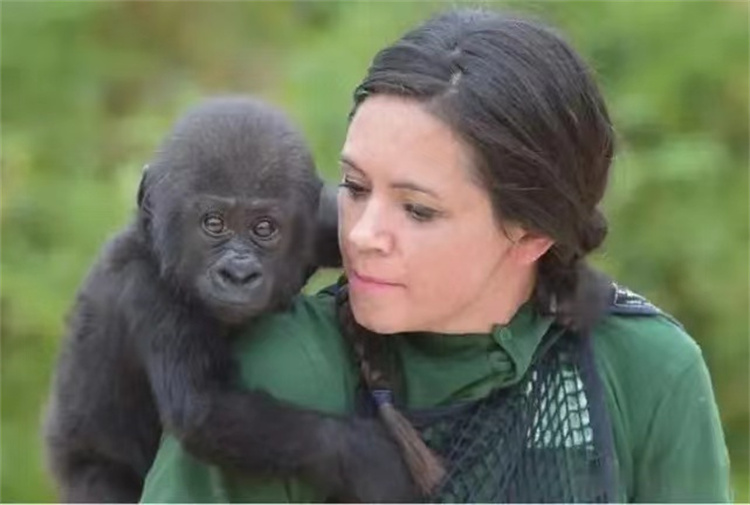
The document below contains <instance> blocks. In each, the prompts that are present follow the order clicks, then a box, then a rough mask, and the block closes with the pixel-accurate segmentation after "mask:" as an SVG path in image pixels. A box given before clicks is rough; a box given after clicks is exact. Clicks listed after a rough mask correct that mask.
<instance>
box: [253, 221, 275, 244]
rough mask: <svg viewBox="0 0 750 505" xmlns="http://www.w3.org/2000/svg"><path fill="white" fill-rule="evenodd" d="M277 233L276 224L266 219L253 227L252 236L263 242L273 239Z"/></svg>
mask: <svg viewBox="0 0 750 505" xmlns="http://www.w3.org/2000/svg"><path fill="white" fill-rule="evenodd" d="M278 231H279V229H278V228H277V227H276V223H274V222H273V221H271V220H270V219H268V218H264V219H260V220H259V221H257V222H256V223H255V224H254V225H253V235H255V236H256V237H258V238H261V239H263V240H268V239H271V238H273V237H275V236H276V233H277V232H278Z"/></svg>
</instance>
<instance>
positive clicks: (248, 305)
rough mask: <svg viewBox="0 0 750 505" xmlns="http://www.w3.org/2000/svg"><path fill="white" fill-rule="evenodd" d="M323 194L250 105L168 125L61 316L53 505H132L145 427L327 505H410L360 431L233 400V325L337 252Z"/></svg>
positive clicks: (258, 394)
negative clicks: (310, 487) (301, 484)
mask: <svg viewBox="0 0 750 505" xmlns="http://www.w3.org/2000/svg"><path fill="white" fill-rule="evenodd" d="M322 186H323V185H322V182H321V181H320V179H318V177H317V176H316V175H315V170H314V165H313V161H312V158H311V156H310V153H309V152H308V150H307V148H306V147H305V142H304V140H303V138H302V137H301V135H300V134H299V133H298V132H297V131H296V130H295V129H294V128H293V127H292V126H291V125H290V123H289V121H288V120H287V119H286V118H285V116H284V115H283V114H282V113H280V112H279V111H277V110H275V109H273V108H271V107H270V106H268V105H266V104H263V103H261V102H258V101H255V100H253V99H246V98H221V99H219V98H217V99H212V100H208V101H206V102H205V103H203V104H201V105H199V106H198V107H196V108H195V109H193V110H191V111H190V112H189V113H188V114H187V115H186V116H185V117H184V118H182V119H181V120H180V121H179V122H178V123H177V124H176V126H175V128H174V130H173V132H172V133H171V135H170V136H169V137H168V138H167V139H166V140H165V141H164V142H163V144H162V146H161V148H160V149H159V150H158V151H157V153H156V155H155V158H154V160H153V161H152V162H151V163H150V165H149V166H148V167H147V169H146V170H145V172H144V176H143V180H142V181H141V187H140V189H139V192H138V212H137V215H136V219H135V220H134V221H133V223H131V224H130V226H128V227H127V228H126V229H125V230H124V231H122V232H121V233H120V234H119V235H117V236H116V237H114V239H113V240H111V241H110V242H109V244H108V245H107V246H106V247H105V248H104V250H103V252H102V254H101V257H100V258H99V260H98V262H97V263H96V264H95V265H94V267H93V268H92V270H91V272H90V273H89V275H88V278H87V279H86V281H85V282H84V284H83V286H82V288H81V290H80V292H79V294H78V298H77V302H76V305H75V307H74V310H73V312H72V317H71V321H70V330H69V335H68V337H67V339H66V340H65V341H64V344H63V348H62V352H61V355H60V358H59V363H58V368H57V370H56V375H55V379H54V382H53V388H52V394H51V399H50V403H49V407H48V413H47V418H46V422H45V441H46V445H47V451H48V456H49V460H50V466H51V469H52V471H53V474H54V475H55V477H56V479H57V482H58V484H59V486H60V490H61V496H60V499H61V500H64V501H66V502H134V501H137V500H138V499H139V497H140V493H141V490H142V485H143V479H144V476H145V475H146V472H147V471H148V469H149V467H150V466H151V463H152V460H153V458H154V455H155V452H156V449H157V446H158V443H159V439H160V435H161V429H162V426H163V427H164V428H165V429H166V430H168V431H170V432H171V433H173V434H174V435H175V436H176V437H177V438H178V439H179V440H180V441H181V443H182V444H183V446H184V447H185V448H186V449H187V450H188V451H190V452H191V453H192V454H193V455H195V456H196V457H198V458H201V459H203V460H205V461H207V462H210V463H214V464H218V465H223V466H226V467H231V468H234V469H237V470H240V471H245V472H248V473H253V474H262V475H272V476H279V477H287V476H300V477H303V478H307V479H309V480H310V481H311V482H312V483H313V484H314V485H316V486H318V487H320V488H322V489H323V490H324V491H326V492H328V493H329V494H330V495H331V496H333V497H335V498H337V499H340V500H346V501H366V502H373V501H394V500H395V501H408V500H410V499H412V498H413V494H412V493H413V486H412V483H411V481H410V479H409V477H408V475H409V474H408V471H407V470H406V468H405V466H404V464H403V462H402V460H401V456H400V452H399V450H398V448H397V447H396V445H395V444H394V443H393V442H392V441H391V439H390V438H389V437H388V436H387V434H386V433H385V431H384V430H383V429H382V428H381V427H380V426H379V425H378V424H376V423H375V421H372V420H365V419H356V418H338V417H334V416H327V415H323V414H320V413H317V412H313V411H309V410H303V409H300V408H297V407H294V406H293V405H289V404H284V403H282V402H280V401H278V400H276V399H274V398H272V397H271V396H269V395H268V394H266V393H264V392H262V391H246V390H242V389H241V388H239V387H238V386H236V385H235V382H236V381H235V377H234V376H233V372H232V370H233V369H234V367H233V363H232V361H231V356H232V355H231V339H230V338H229V331H230V330H231V329H232V327H235V326H236V325H238V324H240V323H243V322H245V321H247V320H248V319H250V318H253V317H255V316H257V315H259V314H262V313H266V312H269V311H272V310H277V309H281V308H283V307H285V306H286V305H288V304H289V302H290V301H291V299H292V298H293V297H294V295H295V294H296V293H298V291H299V290H300V288H301V287H302V286H303V284H304V283H305V281H306V279H307V278H308V276H309V274H310V273H312V272H313V271H314V269H315V267H316V265H318V264H319V263H320V258H316V257H315V250H316V247H315V242H316V236H317V237H319V238H321V240H320V244H321V246H322V249H326V248H327V250H328V251H329V252H328V254H333V255H337V254H338V253H337V252H335V253H331V252H330V251H331V247H330V244H328V242H330V240H335V238H333V239H331V237H335V222H336V219H335V216H331V215H330V214H331V213H332V212H335V206H334V205H332V203H331V200H330V198H331V193H330V192H329V191H324V192H323V194H324V195H327V196H324V197H323V198H324V201H322V202H319V199H320V198H321V197H320V195H321V189H322ZM319 204H320V208H321V209H323V210H322V215H321V216H319V217H318V221H319V222H323V223H327V224H324V226H323V228H325V229H318V225H317V223H316V215H317V213H318V208H319ZM330 228H333V229H330ZM333 249H335V248H333ZM339 261H340V258H339V257H334V258H327V259H326V258H324V259H323V263H333V264H336V263H338V262H339Z"/></svg>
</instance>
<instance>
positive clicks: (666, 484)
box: [142, 294, 731, 503]
mask: <svg viewBox="0 0 750 505" xmlns="http://www.w3.org/2000/svg"><path fill="white" fill-rule="evenodd" d="M550 324H551V320H550V319H549V318H545V317H541V316H538V315H537V314H536V313H535V312H534V311H533V310H532V309H531V308H530V306H528V305H525V306H523V307H522V308H521V310H519V311H518V313H517V314H516V315H515V316H514V318H513V319H512V320H511V322H510V323H509V324H508V325H506V326H500V325H498V326H496V327H495V328H493V331H492V332H491V333H489V334H475V335H461V336H456V335H449V336H448V335H439V334H430V333H420V334H406V335H395V336H384V337H383V338H393V339H395V340H394V343H395V347H396V349H397V353H398V355H399V358H400V362H401V366H402V367H403V374H404V383H405V387H406V403H407V405H408V406H409V407H410V408H423V407H431V406H437V405H444V404H448V403H452V402H454V401H456V400H459V399H471V398H480V397H482V396H484V395H485V394H487V393H488V392H489V391H490V390H491V389H494V388H497V387H507V386H509V385H511V384H513V383H515V382H517V381H518V380H519V379H520V378H521V377H522V376H523V374H524V372H525V371H526V370H527V368H528V367H529V365H530V362H531V358H532V354H533V353H534V351H535V349H536V348H537V345H538V344H539V342H540V341H541V339H542V336H543V335H544V334H545V333H546V331H547V330H548V328H549V326H550ZM593 342H594V357H595V362H596V365H597V368H598V371H599V373H600V375H601V378H602V381H603V384H604V394H605V398H606V402H607V407H608V410H609V413H610V419H611V422H612V433H613V439H614V443H615V456H616V458H615V459H616V465H617V468H616V470H617V473H618V477H619V479H618V480H619V482H618V484H619V487H618V492H619V501H645V502H717V501H724V502H726V501H730V499H731V496H730V488H729V460H728V454H727V450H726V445H725V442H724V435H723V432H722V429H721V423H720V419H719V415H718V411H717V408H716V402H715V400H714V395H713V391H712V388H711V381H710V378H709V375H708V370H707V369H706V365H705V363H704V361H703V358H702V356H701V351H700V349H699V347H698V346H697V345H696V344H695V342H694V341H693V340H692V339H691V338H690V337H689V336H688V335H687V334H686V333H685V332H684V331H683V330H682V329H681V328H680V327H678V326H677V325H675V324H673V323H672V322H671V321H669V320H668V319H667V318H666V317H663V316H651V317H646V316H618V315H610V316H608V317H607V318H606V319H605V320H604V321H603V322H602V323H601V324H599V325H598V326H597V328H596V330H595V333H594V335H593ZM236 351H237V359H238V360H239V362H240V364H241V370H242V380H243V382H244V384H245V385H246V386H247V387H252V388H261V389H264V390H266V391H269V392H270V393H271V394H273V395H275V396H277V397H278V398H282V399H285V400H288V401H291V402H294V403H296V404H299V405H302V406H305V407H310V408H315V409H318V410H322V411H326V412H331V413H350V412H352V411H353V409H354V391H355V388H356V386H357V383H358V377H357V373H356V370H355V368H354V364H353V363H352V360H351V357H350V355H349V353H348V351H347V348H346V346H345V343H344V341H343V338H342V337H341V334H340V333H339V331H338V328H337V326H336V318H335V313H334V305H333V298H332V297H331V296H330V295H325V294H319V295H316V296H301V297H299V298H298V299H297V300H296V302H295V304H294V305H293V307H292V308H291V309H290V310H289V311H287V312H285V313H283V314H275V315H270V316H267V317H264V318H262V319H260V320H259V321H257V322H256V323H255V324H253V325H252V327H250V328H248V330H247V331H246V332H245V333H244V334H243V335H241V336H240V338H238V340H237V348H236ZM325 499H326V497H325V496H323V495H321V494H319V493H317V492H316V491H315V490H313V489H312V488H311V487H309V486H307V485H305V484H304V483H302V482H300V481H298V480H296V479H289V480H272V479H259V478H251V477H248V476H244V475H239V474H236V473H232V472H229V471H225V470H222V469H219V468H218V467H215V466H211V465H207V464H204V463H201V462H199V461H197V460H196V459H194V458H192V457H191V456H190V455H189V454H187V453H186V452H185V451H183V450H182V448H181V447H180V444H179V442H177V441H176V440H175V439H174V438H172V437H170V436H165V437H164V440H163V442H162V446H161V448H160V450H159V453H158V454H157V457H156V460H155V462H154V464H153V467H152V469H151V471H150V473H149V475H148V477H147V479H146V485H145V489H144V493H143V496H142V501H144V502H266V503H270V502H311V501H312V502H321V501H325Z"/></svg>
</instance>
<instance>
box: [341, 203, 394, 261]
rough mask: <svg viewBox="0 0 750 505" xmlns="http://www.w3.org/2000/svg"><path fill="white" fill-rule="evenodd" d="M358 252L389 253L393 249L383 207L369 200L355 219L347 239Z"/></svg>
mask: <svg viewBox="0 0 750 505" xmlns="http://www.w3.org/2000/svg"><path fill="white" fill-rule="evenodd" d="M347 239H348V240H349V242H350V243H351V245H353V246H354V247H355V248H356V249H357V250H358V251H360V252H366V251H377V252H380V253H383V254H387V253H389V252H390V251H391V250H392V248H393V233H392V231H391V230H390V226H389V223H388V216H387V213H386V212H385V209H384V208H383V205H381V204H380V203H378V202H377V201H373V200H371V201H370V202H368V203H367V205H366V206H365V208H364V210H363V212H362V213H361V214H360V215H359V216H357V217H356V220H355V221H354V224H353V226H352V228H351V229H350V230H349V236H348V237H347Z"/></svg>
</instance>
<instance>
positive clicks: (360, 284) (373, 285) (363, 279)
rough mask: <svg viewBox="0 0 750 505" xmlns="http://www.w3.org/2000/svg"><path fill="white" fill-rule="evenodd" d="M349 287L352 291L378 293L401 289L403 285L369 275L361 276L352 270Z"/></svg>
mask: <svg viewBox="0 0 750 505" xmlns="http://www.w3.org/2000/svg"><path fill="white" fill-rule="evenodd" d="M349 285H350V289H353V290H357V291H360V290H365V291H380V290H386V289H392V288H398V287H403V284H399V283H397V282H390V281H387V280H385V279H381V278H378V277H372V276H369V275H363V274H360V273H359V272H357V271H356V270H352V271H351V272H350V274H349Z"/></svg>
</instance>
